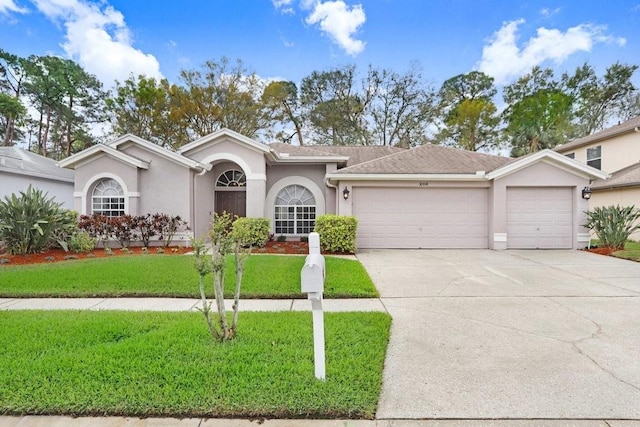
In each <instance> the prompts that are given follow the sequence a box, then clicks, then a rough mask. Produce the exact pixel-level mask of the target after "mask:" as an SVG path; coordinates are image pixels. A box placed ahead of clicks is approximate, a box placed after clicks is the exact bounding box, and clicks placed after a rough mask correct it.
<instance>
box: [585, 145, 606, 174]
mask: <svg viewBox="0 0 640 427" xmlns="http://www.w3.org/2000/svg"><path fill="white" fill-rule="evenodd" d="M592 148H600V155H599V156H598V157H594V158H592V159H590V158H589V150H590V149H592ZM585 156H586V158H587V165H588V166H591V165H589V162H593V161H594V160H600V168H597V169H600V170H602V145H592V146H591V147H587V149H586V152H585ZM591 167H595V166H591Z"/></svg>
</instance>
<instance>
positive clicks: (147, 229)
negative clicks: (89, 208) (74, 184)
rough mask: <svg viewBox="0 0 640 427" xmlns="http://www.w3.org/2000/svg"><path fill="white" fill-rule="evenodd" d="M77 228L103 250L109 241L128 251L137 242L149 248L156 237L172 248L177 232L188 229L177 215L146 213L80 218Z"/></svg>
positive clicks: (83, 216) (95, 215)
mask: <svg viewBox="0 0 640 427" xmlns="http://www.w3.org/2000/svg"><path fill="white" fill-rule="evenodd" d="M78 228H79V229H81V230H84V231H86V232H87V233H89V235H90V236H91V237H95V238H97V239H98V241H99V242H102V245H103V247H104V248H108V247H109V241H110V240H117V241H118V243H120V246H121V247H123V248H128V247H129V246H130V245H131V242H134V241H140V242H142V245H143V246H144V247H149V243H150V240H151V238H152V237H153V236H158V240H159V241H161V242H162V244H163V246H164V247H167V246H169V245H171V242H172V241H173V238H174V236H175V234H176V233H177V232H178V231H182V230H188V227H187V223H186V222H185V221H183V220H182V218H180V216H177V215H176V216H170V215H167V214H163V213H156V214H153V215H151V214H146V215H139V216H135V217H132V216H131V215H122V216H116V217H107V216H105V215H101V214H93V215H81V216H80V219H79V221H78Z"/></svg>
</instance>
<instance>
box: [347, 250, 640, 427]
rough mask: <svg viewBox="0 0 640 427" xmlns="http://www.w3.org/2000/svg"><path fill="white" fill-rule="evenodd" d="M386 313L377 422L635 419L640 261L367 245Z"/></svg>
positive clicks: (639, 393)
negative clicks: (386, 339) (387, 334)
mask: <svg viewBox="0 0 640 427" xmlns="http://www.w3.org/2000/svg"><path fill="white" fill-rule="evenodd" d="M358 258H359V259H360V261H361V262H362V264H363V265H364V266H365V268H366V269H367V271H368V272H369V274H370V275H371V277H372V279H373V281H374V283H375V284H376V286H377V287H378V289H379V291H380V293H381V300H382V302H383V304H384V305H385V307H386V308H387V310H388V311H389V313H390V314H391V315H392V317H393V325H392V331H391V341H390V344H389V349H388V353H387V359H386V364H385V371H384V384H383V390H382V396H381V399H380V402H379V405H378V411H377V418H378V419H400V418H403V419H407V418H408V419H424V418H430V419H434V418H435V419H469V418H472V419H619V420H625V419H626V420H629V419H632V420H633V419H635V420H638V419H640V263H634V262H631V261H625V260H620V259H615V258H611V257H606V256H601V255H595V254H591V253H586V252H583V251H516V250H509V251H491V250H365V251H362V252H360V253H359V254H358Z"/></svg>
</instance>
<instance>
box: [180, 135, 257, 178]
mask: <svg viewBox="0 0 640 427" xmlns="http://www.w3.org/2000/svg"><path fill="white" fill-rule="evenodd" d="M185 156H187V157H189V158H190V159H193V160H196V161H198V162H201V163H213V164H216V163H218V162H220V161H232V162H235V163H237V164H238V165H240V167H241V168H242V169H243V170H244V171H245V173H246V174H247V177H248V178H257V177H252V176H251V175H254V174H255V175H262V176H263V177H264V174H265V161H264V153H261V152H258V151H256V150H255V149H252V148H249V147H247V146H246V145H243V144H240V143H238V142H237V141H234V140H230V139H227V138H225V139H222V140H216V141H212V142H211V143H209V144H204V145H202V146H201V147H198V148H197V149H194V150H191V151H189V152H187V153H185Z"/></svg>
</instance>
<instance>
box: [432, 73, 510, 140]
mask: <svg viewBox="0 0 640 427" xmlns="http://www.w3.org/2000/svg"><path fill="white" fill-rule="evenodd" d="M495 94H496V88H495V86H494V84H493V77H490V76H488V75H486V74H484V73H482V72H479V71H472V72H470V73H467V74H460V75H458V76H455V77H452V78H451V79H449V80H446V81H445V82H444V83H443V84H442V87H441V88H440V91H439V92H438V98H439V110H440V115H441V120H442V122H443V124H444V128H443V129H442V130H441V131H440V132H439V133H438V135H437V137H436V139H437V140H438V141H443V142H446V143H450V144H452V145H454V146H457V147H459V148H462V149H464V150H469V151H478V150H480V149H485V148H493V147H496V146H497V145H498V126H499V124H500V117H499V116H498V114H497V108H496V106H495V104H494V102H493V97H494V96H495Z"/></svg>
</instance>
